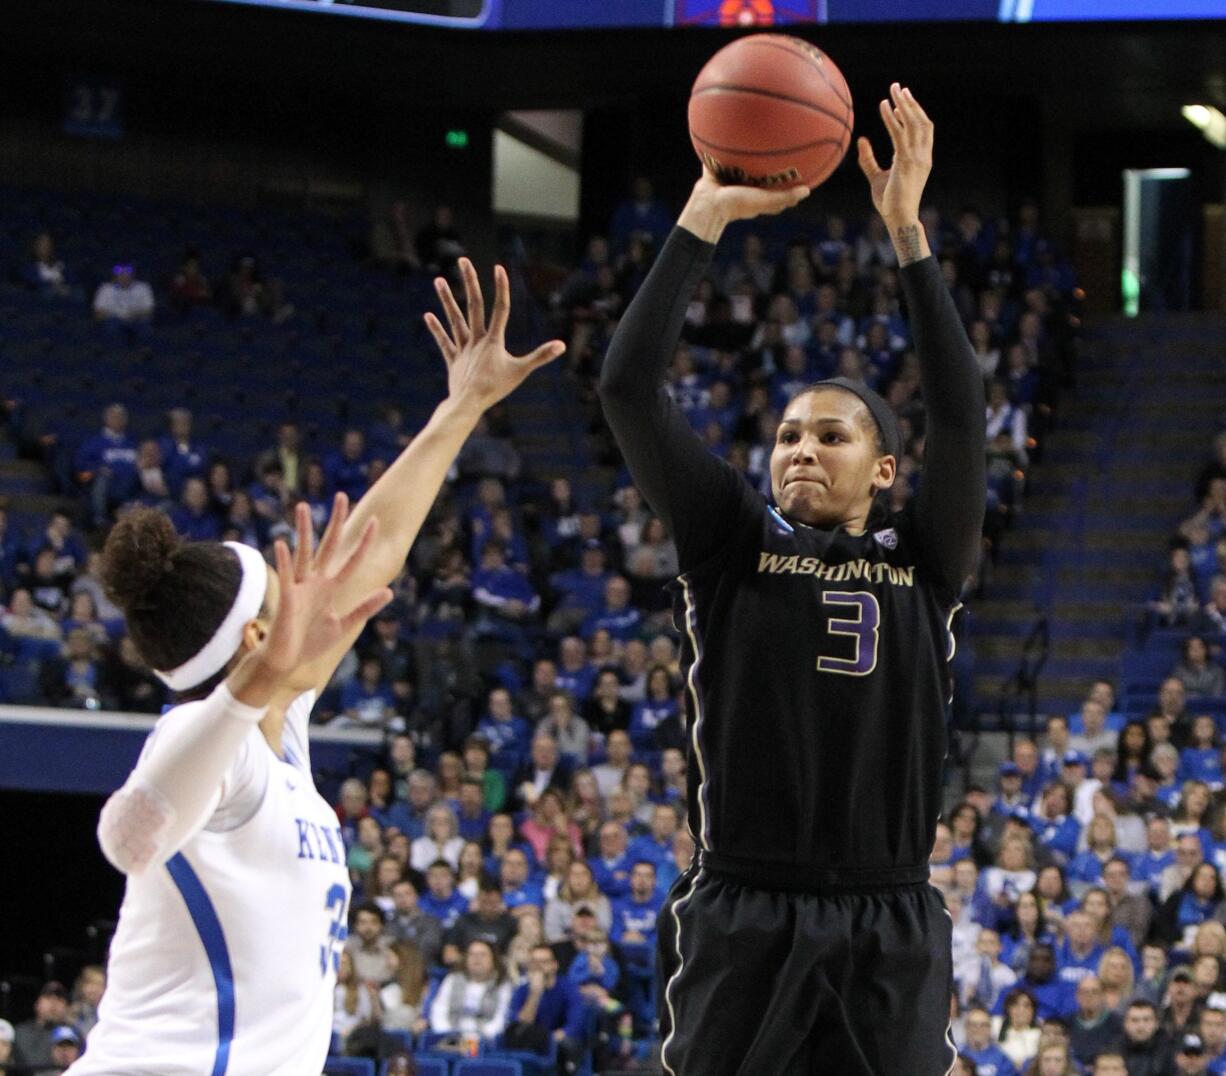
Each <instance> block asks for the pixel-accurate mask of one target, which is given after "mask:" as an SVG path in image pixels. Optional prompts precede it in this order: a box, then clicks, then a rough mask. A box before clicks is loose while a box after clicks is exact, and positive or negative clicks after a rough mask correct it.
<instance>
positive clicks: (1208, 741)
mask: <svg viewBox="0 0 1226 1076" xmlns="http://www.w3.org/2000/svg"><path fill="white" fill-rule="evenodd" d="M1220 752H1221V748H1220V746H1219V745H1218V735H1217V725H1216V723H1215V722H1214V720H1213V718H1212V717H1210V716H1209V715H1208V714H1199V715H1198V716H1196V717H1194V718H1193V719H1192V731H1191V734H1190V735H1189V738H1188V746H1187V747H1185V748H1184V749H1183V750H1182V751H1180V752H1179V770H1178V771H1177V773H1176V776H1177V778H1178V779H1179V780H1180V781H1203V782H1204V783H1205V784H1208V785H1220V784H1221V783H1222V763H1221V760H1220Z"/></svg>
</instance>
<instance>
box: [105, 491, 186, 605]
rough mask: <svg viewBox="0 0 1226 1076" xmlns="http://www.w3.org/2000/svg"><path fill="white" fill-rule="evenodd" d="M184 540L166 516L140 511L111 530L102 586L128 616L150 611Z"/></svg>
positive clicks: (144, 509) (134, 512) (106, 548)
mask: <svg viewBox="0 0 1226 1076" xmlns="http://www.w3.org/2000/svg"><path fill="white" fill-rule="evenodd" d="M182 545H183V539H182V538H180V537H179V535H178V533H177V532H176V531H175V528H174V524H173V523H171V522H170V518H169V517H168V516H167V515H166V514H165V513H164V512H159V511H158V510H157V509H154V508H137V509H134V510H133V511H131V512H129V513H128V514H127V515H125V516H124V517H123V518H122V519H121V520H120V521H119V522H118V523H117V524H115V527H114V529H113V530H112V531H111V533H110V535H109V536H108V537H107V540H106V547H105V548H104V550H103V565H102V584H103V586H104V588H105V589H106V593H107V596H108V597H109V598H110V599H111V601H113V602H114V603H115V604H116V605H118V606H119V607H120V608H121V609H123V611H124V612H125V613H128V612H131V611H132V610H134V609H142V608H148V607H150V606H151V605H152V604H154V595H155V594H156V593H157V590H158V588H159V586H161V584H162V582H163V581H164V580H165V579H166V577H167V576H168V575H169V574H170V573H171V572H172V571H173V570H174V558H175V554H176V553H177V552H178V550H179V549H180V548H181V547H182Z"/></svg>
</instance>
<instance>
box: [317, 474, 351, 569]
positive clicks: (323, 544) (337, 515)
mask: <svg viewBox="0 0 1226 1076" xmlns="http://www.w3.org/2000/svg"><path fill="white" fill-rule="evenodd" d="M348 518H349V498H348V497H346V496H345V494H343V493H338V494H337V495H336V497H335V498H334V499H333V501H332V518H331V519H329V520H328V526H327V527H326V528H325V529H324V536H323V538H321V539H320V540H319V549H318V550H317V551H316V553H315V569H316V571H320V572H323V571H326V570H327V567H328V564H329V563H330V562H331V560H332V558H333V557H334V556H335V555H336V550H337V547H338V546H339V545H340V543H341V532H342V531H343V530H344V529H345V521H346V520H347V519H348Z"/></svg>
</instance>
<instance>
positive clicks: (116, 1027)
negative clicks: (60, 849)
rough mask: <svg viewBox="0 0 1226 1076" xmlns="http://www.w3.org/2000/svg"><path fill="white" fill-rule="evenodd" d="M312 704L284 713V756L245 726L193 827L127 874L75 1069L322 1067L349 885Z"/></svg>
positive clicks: (106, 1073) (307, 699) (295, 1071)
mask: <svg viewBox="0 0 1226 1076" xmlns="http://www.w3.org/2000/svg"><path fill="white" fill-rule="evenodd" d="M314 701H315V696H314V694H313V693H310V692H308V693H307V694H305V695H301V696H299V697H298V698H297V699H296V700H294V702H293V704H292V705H291V706H290V707H289V709H288V710H287V712H286V717H285V733H284V737H283V744H284V752H285V755H284V758H278V757H277V755H276V754H274V753H273V751H272V749H271V748H270V747H269V746H268V742H267V740H265V739H264V736H263V734H262V733H261V732H260V730H259V728H258V726H253V727H252V729H251V733H250V735H249V736H248V737H247V739H246V741H245V742H244V744H243V747H242V749H241V751H240V753H239V757H238V758H237V759H236V760H235V763H234V765H233V766H232V767H231V768H230V770H229V771H228V772H227V775H226V778H225V780H224V781H223V783H222V786H221V788H220V789H219V794H218V801H217V806H216V809H215V810H214V811H213V813H212V815H211V817H210V820H209V822H208V823H207V824H206V826H205V828H204V829H203V830H201V831H200V832H198V833H196V834H195V835H194V836H192V837H191V838H189V839H188V841H187V842H186V843H185V844H184V846H183V848H182V850H181V851H179V852H178V853H176V854H175V855H174V856H173V857H172V858H171V859H170V860H169V861H168V862H167V863H166V864H165V866H163V867H160V868H155V867H152V866H151V867H149V868H148V869H147V870H145V871H143V872H141V873H140V874H135V875H130V876H129V877H128V882H127V888H126V889H125V891H124V898H123V905H122V906H121V908H120V912H119V927H118V930H117V931H116V933H115V938H114V941H113V943H112V945H111V954H110V962H109V965H108V978H107V990H106V994H105V995H104V997H103V999H102V1004H101V1006H100V1009H99V1020H98V1024H97V1026H95V1028H94V1029H93V1030H92V1031H91V1032H90V1036H89V1044H88V1049H87V1051H86V1053H85V1054H84V1055H83V1056H82V1057H81V1059H80V1060H79V1061H78V1062H77V1063H76V1064H74V1065H73V1066H72V1067H71V1068H70V1069H69V1070H68V1072H69V1073H71V1074H72V1076H308V1074H310V1076H316V1074H318V1073H319V1072H320V1070H321V1069H322V1068H323V1064H324V1058H325V1057H326V1056H327V1053H328V1045H329V1042H330V1041H331V1035H332V1004H333V990H334V988H335V985H336V971H337V967H338V965H339V961H340V951H341V948H342V947H343V945H344V942H345V937H346V933H347V931H346V922H347V915H348V910H349V892H350V886H349V875H348V871H347V870H346V866H345V846H344V842H343V840H342V838H341V832H340V828H339V826H338V823H337V818H336V813H335V812H334V811H333V810H332V808H331V807H329V805H328V803H327V801H326V800H324V798H323V797H322V796H320V794H319V793H318V792H317V791H316V790H315V784H314V781H313V780H312V778H311V768H310V754H309V742H308V737H307V722H308V719H309V715H310V711H311V706H312V705H313V704H314ZM187 705H192V704H190V703H189V704H187ZM167 716H169V715H167ZM163 720H165V718H163ZM159 724H160V723H159ZM156 735H157V728H155V729H154V731H153V732H152V733H150V740H151V739H152V738H153V737H154V736H156ZM148 743H149V741H148V740H147V741H146V747H145V749H146V750H148Z"/></svg>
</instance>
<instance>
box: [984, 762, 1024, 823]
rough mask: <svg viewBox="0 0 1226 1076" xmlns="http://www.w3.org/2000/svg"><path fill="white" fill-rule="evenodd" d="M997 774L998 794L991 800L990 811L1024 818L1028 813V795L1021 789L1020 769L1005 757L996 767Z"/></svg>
mask: <svg viewBox="0 0 1226 1076" xmlns="http://www.w3.org/2000/svg"><path fill="white" fill-rule="evenodd" d="M997 774H998V775H999V778H1000V794H999V795H998V796H997V797H996V799H995V800H994V801H993V802H992V813H993V814H1001V815H1005V816H1016V817H1021V818H1025V817H1026V816H1027V815H1029V813H1030V797H1029V796H1027V795H1026V794H1025V793H1024V792H1023V791H1022V771H1021V770H1020V769H1018V766H1017V763H1016V762H1011V761H1009V760H1008V759H1006V760H1005V761H1004V762H1002V763H1001V764H1000V766H999V767H998V768H997ZM1019 812H1020V813H1019Z"/></svg>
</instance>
